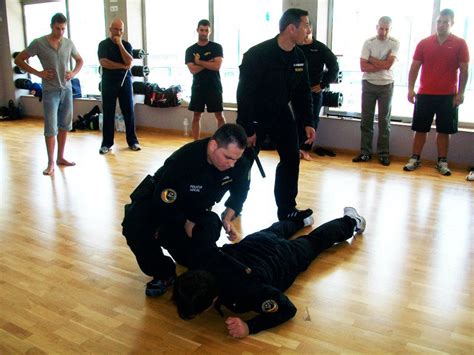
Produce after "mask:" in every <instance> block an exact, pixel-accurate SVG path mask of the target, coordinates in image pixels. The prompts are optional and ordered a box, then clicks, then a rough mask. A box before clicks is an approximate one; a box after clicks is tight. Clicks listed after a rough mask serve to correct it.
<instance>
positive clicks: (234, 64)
mask: <svg viewBox="0 0 474 355" xmlns="http://www.w3.org/2000/svg"><path fill="white" fill-rule="evenodd" d="M281 14H282V1H281V0H259V1H255V0H239V1H229V0H214V30H213V31H214V40H215V41H216V42H217V43H220V44H221V45H222V47H223V50H224V61H223V65H222V68H221V79H222V86H223V90H224V95H223V99H224V101H225V102H227V103H235V102H236V91H237V84H238V81H239V65H240V63H241V61H242V56H243V54H244V53H245V52H246V51H247V50H248V49H249V48H250V47H252V46H254V45H256V44H258V43H260V42H262V41H264V40H267V39H269V38H272V37H274V36H276V34H277V33H278V20H279V19H280V17H281Z"/></svg>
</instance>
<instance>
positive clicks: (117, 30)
mask: <svg viewBox="0 0 474 355" xmlns="http://www.w3.org/2000/svg"><path fill="white" fill-rule="evenodd" d="M124 27H125V25H124V23H123V21H122V20H121V19H119V18H116V19H114V20H113V21H112V22H111V23H110V27H109V31H110V37H115V36H120V37H122V35H123V31H124Z"/></svg>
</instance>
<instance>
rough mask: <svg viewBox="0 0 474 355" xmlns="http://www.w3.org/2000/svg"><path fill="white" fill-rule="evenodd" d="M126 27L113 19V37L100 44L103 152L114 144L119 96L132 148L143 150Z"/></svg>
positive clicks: (120, 21) (111, 29)
mask: <svg viewBox="0 0 474 355" xmlns="http://www.w3.org/2000/svg"><path fill="white" fill-rule="evenodd" d="M123 29H124V24H123V22H122V20H120V19H115V20H113V21H112V23H111V24H110V27H109V32H110V37H109V38H107V39H105V40H103V41H102V42H100V43H99V49H98V56H99V62H100V65H101V66H102V84H101V86H102V87H101V91H102V106H103V110H104V124H103V129H102V144H101V146H100V150H99V153H100V154H107V153H108V152H110V148H111V147H112V146H113V145H114V130H115V107H116V105H117V98H118V101H119V105H120V110H121V111H122V114H123V119H124V122H125V132H126V138H127V144H128V147H129V148H130V149H131V150H133V151H138V150H140V149H141V148H140V145H139V144H138V138H137V136H136V133H135V115H134V112H133V92H132V79H131V73H130V70H129V69H130V68H131V66H132V62H133V57H132V45H131V44H130V43H128V42H127V41H124V40H123V39H122V35H123Z"/></svg>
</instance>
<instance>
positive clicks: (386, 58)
mask: <svg viewBox="0 0 474 355" xmlns="http://www.w3.org/2000/svg"><path fill="white" fill-rule="evenodd" d="M391 27H392V19H391V18H390V17H388V16H383V17H381V18H380V19H379V22H378V24H377V27H376V28H377V36H376V37H372V38H369V39H368V40H367V41H365V42H364V46H363V47H362V54H361V56H360V69H361V70H362V72H363V73H364V74H363V75H362V112H361V119H360V132H361V139H360V154H359V155H358V156H356V157H355V158H354V159H352V161H353V162H354V163H360V162H367V161H369V160H370V159H372V139H373V136H374V115H375V105H376V104H378V109H379V113H378V121H379V135H378V139H377V153H378V156H379V162H380V164H382V165H385V166H388V165H390V114H391V110H392V96H393V70H392V66H393V63H394V62H395V59H396V57H397V54H398V49H399V47H400V43H399V42H398V40H396V39H395V38H393V37H390V36H389V35H388V34H389V32H390V29H391Z"/></svg>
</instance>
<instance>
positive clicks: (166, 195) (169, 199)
mask: <svg viewBox="0 0 474 355" xmlns="http://www.w3.org/2000/svg"><path fill="white" fill-rule="evenodd" d="M177 197H178V194H177V193H176V191H175V190H173V189H164V190H163V191H161V200H162V201H163V202H164V203H173V202H174V201H176V198H177Z"/></svg>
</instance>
